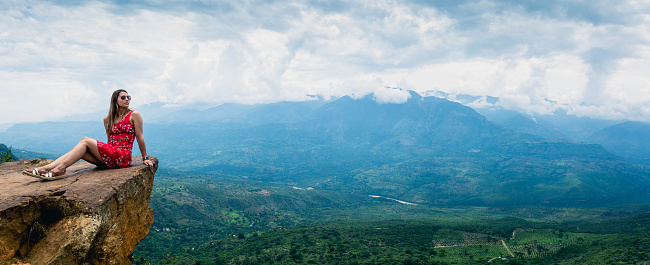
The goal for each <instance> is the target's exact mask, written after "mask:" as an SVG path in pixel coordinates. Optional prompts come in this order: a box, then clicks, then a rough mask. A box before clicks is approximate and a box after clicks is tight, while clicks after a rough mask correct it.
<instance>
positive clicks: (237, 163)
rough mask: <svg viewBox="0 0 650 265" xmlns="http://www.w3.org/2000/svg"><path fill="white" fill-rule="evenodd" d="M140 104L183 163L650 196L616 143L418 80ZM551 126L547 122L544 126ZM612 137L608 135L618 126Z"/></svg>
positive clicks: (430, 196) (395, 194)
mask: <svg viewBox="0 0 650 265" xmlns="http://www.w3.org/2000/svg"><path fill="white" fill-rule="evenodd" d="M156 109H158V110H159V111H156ZM139 111H140V112H141V113H142V115H143V117H145V119H147V120H145V122H146V123H145V138H146V140H147V147H148V150H149V154H151V155H154V156H157V157H158V158H159V159H160V160H161V166H162V167H168V168H170V169H175V170H183V171H187V172H200V173H208V174H213V175H214V176H218V177H224V178H232V179H240V180H249V181H261V182H264V183H268V184H276V185H290V186H295V187H296V188H304V189H321V190H333V191H339V192H345V193H354V194H365V195H375V196H383V197H387V198H393V199H398V200H401V201H404V202H410V203H415V204H426V205H436V206H454V205H472V206H510V205H555V206H557V205H560V206H603V205H618V204H632V203H644V202H650V193H649V192H648V191H649V190H650V174H649V173H650V170H648V168H646V167H644V166H640V165H637V164H632V163H629V162H627V161H624V160H623V159H622V158H621V157H619V156H616V155H614V154H612V153H611V152H609V151H607V150H606V149H605V148H603V146H606V144H602V143H601V144H590V143H585V142H578V141H574V140H571V139H570V138H571V137H570V136H567V135H570V134H571V133H566V132H563V131H559V130H556V129H548V127H545V126H542V125H540V126H541V127H540V126H535V125H534V124H531V123H530V122H528V121H527V120H526V119H522V117H516V115H515V116H512V117H513V118H514V119H510V121H511V122H510V123H508V124H506V125H508V126H505V125H503V124H499V123H497V122H494V121H491V120H489V119H488V118H486V116H484V115H481V114H479V113H478V112H477V111H475V110H474V109H472V108H469V107H467V106H464V105H462V104H460V103H456V102H452V101H449V100H446V99H442V98H437V97H422V96H420V95H419V94H418V93H415V92H411V97H410V99H409V100H408V101H407V102H405V103H402V104H380V103H377V102H376V101H375V100H374V99H373V96H372V95H369V96H366V97H364V98H359V99H354V98H350V97H342V98H339V99H336V100H333V101H323V100H314V101H306V102H280V103H274V104H260V105H239V104H226V105H221V106H218V107H215V108H211V109H206V110H164V108H162V107H160V106H154V105H152V106H146V107H144V108H142V109H141V110H139ZM100 120H101V119H100ZM100 120H99V121H97V122H71V121H68V122H48V123H39V124H17V125H14V126H12V127H11V128H9V129H8V130H6V131H5V132H2V133H0V139H2V142H4V143H6V144H11V145H13V146H15V147H17V148H21V149H26V150H34V151H41V152H54V153H63V152H65V151H67V150H69V148H71V147H72V146H74V144H76V142H77V141H78V139H80V138H81V137H82V136H89V137H93V138H96V139H100V140H104V139H105V136H104V135H103V129H102V124H101V121H100ZM149 120H151V121H153V122H148V121H149ZM517 126H518V128H520V129H511V128H512V127H517ZM509 127H510V128H509ZM43 128H47V129H46V130H43ZM524 128H525V129H524ZM633 129H634V130H636V129H638V128H632V129H630V130H632V131H633ZM540 131H546V132H547V134H546V135H542V136H540V135H536V134H535V133H536V132H540ZM80 132H83V133H82V134H80ZM646 135H647V134H646ZM608 137H609V138H607V137H604V138H598V139H605V140H607V139H609V140H611V139H612V138H613V139H616V137H617V136H616V135H615V134H609V136H608ZM633 139H635V140H638V141H643V140H644V139H645V138H643V137H642V135H640V136H639V137H637V138H633ZM596 140H597V139H596V138H594V141H596ZM609 140H608V141H609ZM641 149H643V145H641V146H639V148H638V149H637V150H641ZM134 150H136V151H137V147H135V149H134ZM634 154H636V153H634Z"/></svg>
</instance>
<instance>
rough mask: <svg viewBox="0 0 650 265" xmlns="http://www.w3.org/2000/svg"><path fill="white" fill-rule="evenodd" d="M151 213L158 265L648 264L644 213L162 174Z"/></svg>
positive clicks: (148, 252)
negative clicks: (417, 198)
mask: <svg viewBox="0 0 650 265" xmlns="http://www.w3.org/2000/svg"><path fill="white" fill-rule="evenodd" d="M151 206H152V208H153V209H154V215H155V222H154V225H153V226H152V228H151V230H150V234H149V236H148V237H147V238H146V239H145V240H144V241H142V242H141V243H140V245H139V246H138V247H137V249H136V251H135V252H134V255H135V257H142V259H145V260H147V261H149V262H154V263H156V262H159V263H160V262H166V263H168V264H476V263H487V262H491V263H495V262H499V263H507V264H549V263H553V264H576V263H582V264H611V263H625V264H631V263H634V262H647V261H650V252H648V251H647V250H646V249H650V248H648V247H649V246H650V239H649V237H648V236H649V235H650V215H649V214H648V212H649V211H650V205H647V204H643V205H632V206H625V207H614V208H558V207H544V206H528V207H525V206H521V207H504V208H491V207H452V208H437V207H430V206H423V205H412V204H405V203H400V202H397V201H394V200H390V199H388V198H381V197H371V196H367V195H359V194H349V193H339V192H332V191H319V190H306V189H298V188H295V187H288V186H273V185H265V184H261V183H258V182H250V181H241V180H229V179H228V178H227V176H213V175H205V174H203V175H201V174H199V173H187V172H186V173H179V172H171V171H165V170H163V171H161V172H159V174H158V175H157V176H156V183H155V185H154V191H153V193H152V201H151ZM166 255H168V256H167V257H173V258H174V260H166V258H165V257H166ZM134 261H136V263H142V260H141V259H139V258H136V259H135V260H134Z"/></svg>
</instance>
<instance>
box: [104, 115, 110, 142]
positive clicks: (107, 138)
mask: <svg viewBox="0 0 650 265" xmlns="http://www.w3.org/2000/svg"><path fill="white" fill-rule="evenodd" d="M106 127H108V115H106V117H104V131H106ZM109 138H110V136H109V135H108V133H106V142H107V143H108V142H110V140H109Z"/></svg>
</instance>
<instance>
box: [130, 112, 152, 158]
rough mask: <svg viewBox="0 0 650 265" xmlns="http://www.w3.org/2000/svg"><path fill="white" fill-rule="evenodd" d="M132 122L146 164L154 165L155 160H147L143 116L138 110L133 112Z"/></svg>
mask: <svg viewBox="0 0 650 265" xmlns="http://www.w3.org/2000/svg"><path fill="white" fill-rule="evenodd" d="M131 123H132V124H133V128H134V129H135V139H136V141H138V146H139V147H140V153H142V159H143V161H144V164H145V165H147V166H149V167H153V162H151V160H147V159H146V158H147V145H146V144H145V143H144V136H143V135H142V116H140V113H139V112H137V111H133V113H131Z"/></svg>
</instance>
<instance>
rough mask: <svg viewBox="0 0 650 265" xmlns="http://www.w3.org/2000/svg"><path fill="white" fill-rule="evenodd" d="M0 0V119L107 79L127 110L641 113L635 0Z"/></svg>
mask: <svg viewBox="0 0 650 265" xmlns="http://www.w3.org/2000/svg"><path fill="white" fill-rule="evenodd" d="M0 2H2V4H0V92H1V94H2V97H0V111H2V113H5V114H7V113H10V114H11V115H9V116H5V115H3V117H1V118H0V125H1V124H3V123H15V122H32V121H48V120H56V119H58V118H59V117H62V116H67V115H72V114H79V113H90V112H96V111H105V110H107V108H108V101H109V97H110V93H111V92H112V91H114V90H115V89H119V88H123V89H126V90H128V91H129V93H130V94H131V95H132V96H133V101H132V106H134V107H136V108H137V107H138V106H140V105H143V104H148V103H152V102H163V103H165V104H167V105H169V106H176V107H187V108H201V107H208V106H214V105H217V104H221V103H225V102H238V103H251V104H252V103H269V102H277V101H282V100H290V101H301V100H308V99H311V98H313V97H314V96H321V97H324V98H336V97H340V96H344V95H350V96H354V97H361V96H365V95H367V94H369V93H375V97H376V98H377V101H379V102H384V103H399V102H403V101H404V100H406V99H407V97H408V94H407V93H405V92H404V91H401V90H395V89H389V88H387V87H399V88H402V89H404V90H414V91H417V92H419V93H422V94H423V95H426V94H429V95H432V94H435V91H442V92H445V93H451V94H469V95H474V96H493V97H499V98H500V99H501V101H500V102H499V103H498V104H499V107H504V108H509V109H515V110H518V111H521V112H524V113H528V114H530V115H533V116H534V115H536V114H549V113H553V112H554V111H556V110H558V109H563V110H566V111H567V112H568V113H571V114H576V115H579V116H589V117H595V118H605V119H630V120H643V121H650V118H649V117H650V79H649V78H648V77H647V75H648V73H650V2H648V1H640V0H629V1H582V0H566V1H548V0H544V1H542V0H538V1H514V0H512V1H505V0H504V1H455V0H454V1H452V0H447V1H381V0H376V1H320V0H314V1H255V0H249V1H208V0H204V1H181V0H179V1H160V0H150V1H21V0H0ZM487 104H488V103H487V102H485V101H481V100H478V101H476V102H474V103H472V104H470V106H475V107H478V106H486V105H487ZM145 118H146V117H145Z"/></svg>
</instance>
